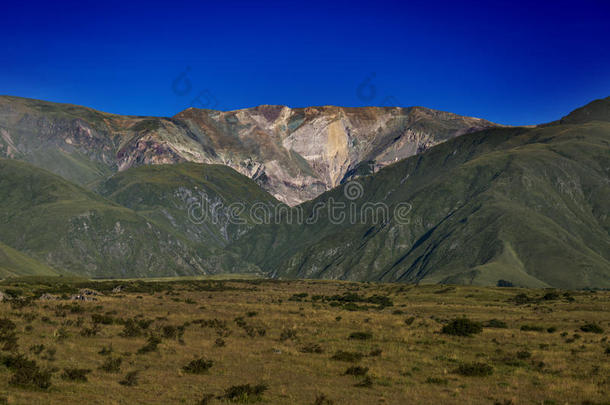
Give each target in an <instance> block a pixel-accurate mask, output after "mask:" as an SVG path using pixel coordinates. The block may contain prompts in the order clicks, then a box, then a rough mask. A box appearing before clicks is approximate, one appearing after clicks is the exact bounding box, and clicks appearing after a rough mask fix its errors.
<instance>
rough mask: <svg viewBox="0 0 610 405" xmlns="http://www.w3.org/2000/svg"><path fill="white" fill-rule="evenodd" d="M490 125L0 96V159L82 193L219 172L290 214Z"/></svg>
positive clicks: (363, 112) (318, 111)
mask: <svg viewBox="0 0 610 405" xmlns="http://www.w3.org/2000/svg"><path fill="white" fill-rule="evenodd" d="M494 125H495V124H493V123H491V122H489V121H485V120H482V119H479V118H470V117H462V116H459V115H455V114H451V113H446V112H441V111H435V110H430V109H426V108H422V107H411V108H398V107H383V108H381V107H363V108H343V107H333V106H325V107H308V108H289V107H286V106H269V105H263V106H259V107H255V108H247V109H243V110H237V111H227V112H221V111H214V110H200V109H195V108H189V109H187V110H185V111H183V112H181V113H179V114H177V115H176V116H174V117H173V118H151V117H133V116H119V115H113V114H107V113H102V112H98V111H95V110H91V109H89V108H85V107H78V106H71V105H66V104H56V103H47V102H42V101H37V100H29V99H21V98H16V97H0V135H1V136H0V156H4V157H10V158H20V159H23V160H27V161H29V162H30V163H33V164H35V165H38V166H40V167H43V168H45V169H48V170H50V171H53V172H55V173H58V174H60V175H62V176H64V177H66V178H68V179H69V180H72V181H76V182H78V183H81V184H89V183H91V182H94V181H96V180H98V179H99V178H103V177H105V176H107V175H108V174H111V173H112V172H115V171H117V170H119V171H120V170H125V169H127V168H130V167H133V166H138V165H147V164H168V163H176V162H184V161H192V162H198V163H216V164H223V165H227V166H230V167H232V168H233V169H235V170H237V171H238V172H240V173H242V174H244V175H246V176H248V177H250V178H252V179H254V180H255V181H256V182H257V183H258V184H259V185H260V186H261V187H263V188H264V189H265V190H267V191H268V192H269V193H271V194H272V195H273V196H275V197H276V198H277V199H278V200H280V201H283V202H285V203H287V204H289V205H296V204H299V203H301V202H303V201H306V200H309V199H312V198H314V197H316V196H318V195H320V194H321V193H323V192H324V191H327V190H330V189H331V188H333V187H336V186H337V185H339V184H341V183H342V182H344V181H346V180H348V179H350V178H353V177H357V176H360V175H363V174H370V173H372V172H375V171H377V170H379V169H380V168H382V167H384V166H387V165H388V164H391V163H394V162H396V161H399V160H402V159H404V158H406V157H409V156H412V155H414V154H417V153H420V152H422V151H424V150H426V149H428V148H430V147H431V146H434V145H436V144H438V143H440V142H443V141H445V140H447V139H450V138H452V137H455V136H458V135H461V134H464V133H468V132H473V131H477V130H481V129H484V128H487V127H490V126H494ZM83 162H84V163H83ZM83 165H84V167H86V170H83ZM77 174H78V175H77Z"/></svg>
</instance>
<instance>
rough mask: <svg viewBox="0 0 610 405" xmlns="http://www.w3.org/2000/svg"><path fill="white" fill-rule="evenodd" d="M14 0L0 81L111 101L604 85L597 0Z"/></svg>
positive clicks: (520, 114)
mask: <svg viewBox="0 0 610 405" xmlns="http://www.w3.org/2000/svg"><path fill="white" fill-rule="evenodd" d="M16 3H17V2H10V3H9V2H4V3H3V5H2V7H1V8H0V9H1V10H2V12H1V13H0V38H1V42H0V44H1V45H0V51H1V52H0V94H10V95H17V96H23V97H31V98H38V99H43V100H50V101H58V102H68V103H73V104H81V105H86V106H90V107H93V108H96V109H99V110H103V111H108V112H113V113H119V114H136V115H162V116H171V115H174V114H175V113H177V112H179V111H180V110H183V109H185V108H187V107H189V106H190V105H194V106H199V107H202V106H207V107H210V108H214V107H216V108H219V109H237V108H244V107H250V106H255V105H259V104H285V105H289V106H291V107H302V106H309V105H327V104H332V105H342V106H363V105H388V104H392V105H394V104H396V105H400V106H411V105H422V106H426V107H431V108H437V109H441V110H446V111H452V112H456V113H459V114H464V115H473V116H478V117H483V118H487V119H490V120H492V121H495V122H499V123H504V124H532V123H541V122H547V121H551V120H554V119H557V118H559V117H561V116H562V115H565V114H566V113H568V112H569V111H570V110H572V109H573V108H575V107H578V106H580V105H583V104H585V103H587V102H588V101H590V100H593V99H595V98H601V97H606V96H608V95H610V2H608V1H607V0H580V1H563V0H555V1H546V0H544V1H527V2H521V4H519V3H520V2H519V1H491V0H490V1H453V2H449V1H434V0H428V1H413V2H411V1H402V2H385V1H374V2H359V1H356V0H353V1H349V2H318V1H314V0H311V1H299V2H291V1H283V2H279V3H273V2H268V1H256V2H248V3H246V2H243V3H242V2H231V1H216V2H213V3H207V2H193V3H182V2H178V1H174V2H172V3H168V4H160V3H155V2H143V3H139V2H137V1H133V2H130V1H122V2H119V3H115V2H111V1H97V2H92V3H89V2H79V3H74V4H69V2H67V3H66V4H63V5H57V4H53V3H54V2H46V3H40V4H38V3H37V2H31V1H27V2H22V3H23V4H22V5H16ZM181 74H182V76H180V75H181ZM176 79H179V80H177V81H176ZM180 79H185V80H180ZM367 79H370V80H369V81H368V82H367ZM369 84H372V86H373V87H370V86H369ZM372 89H374V91H372ZM200 94H202V95H201V96H200V97H199V98H198V99H197V96H198V95H200Z"/></svg>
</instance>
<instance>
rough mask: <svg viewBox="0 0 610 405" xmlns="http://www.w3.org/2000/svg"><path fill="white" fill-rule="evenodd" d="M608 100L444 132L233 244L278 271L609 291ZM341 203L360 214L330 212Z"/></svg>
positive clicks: (300, 274) (347, 277) (310, 275)
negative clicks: (533, 119) (551, 116)
mask: <svg viewBox="0 0 610 405" xmlns="http://www.w3.org/2000/svg"><path fill="white" fill-rule="evenodd" d="M609 106H610V98H606V99H604V100H597V101H595V102H593V103H591V104H589V105H587V106H585V107H583V108H581V109H578V110H576V111H574V112H573V113H571V114H570V115H568V116H567V117H565V118H564V119H562V120H560V121H557V122H555V123H551V124H548V125H544V126H540V127H537V128H492V129H487V130H483V131H480V132H477V133H471V134H466V135H462V136H460V137H457V138H454V139H451V140H448V141H446V142H444V143H442V144H440V145H437V146H435V147H433V148H431V149H429V150H427V151H425V152H423V153H422V154H420V155H418V156H413V157H410V158H408V159H405V160H403V161H401V162H398V163H396V164H393V165H390V166H388V167H386V168H384V169H382V170H380V171H379V172H378V173H375V174H372V175H369V176H363V177H360V178H359V179H357V180H356V181H355V182H356V183H357V184H355V183H354V182H350V183H347V184H346V185H345V186H344V187H338V188H336V189H333V190H331V191H329V192H327V193H324V194H322V195H321V196H319V197H318V198H316V199H314V200H313V201H310V202H307V203H304V204H302V205H301V206H299V207H296V208H295V209H294V210H295V211H299V210H302V211H303V213H302V216H303V218H316V215H317V220H315V221H311V222H312V223H310V224H308V223H306V222H303V221H301V222H300V223H296V222H297V221H294V219H293V220H292V223H290V220H289V218H290V217H288V216H285V217H284V218H283V219H282V220H277V219H276V220H274V221H272V223H271V224H268V225H260V226H257V227H255V228H254V229H252V230H251V231H250V232H249V233H247V234H246V235H244V236H243V237H242V238H240V240H238V241H237V242H236V243H235V244H233V246H232V249H234V251H235V252H237V253H238V254H240V256H241V257H243V258H244V259H245V260H248V261H250V262H252V263H255V264H257V265H258V266H260V267H261V269H263V270H264V271H266V272H268V273H269V274H271V275H272V276H274V277H287V278H326V279H345V280H370V281H384V282H395V281H399V282H415V283H452V284H478V285H495V284H497V283H498V282H500V284H508V283H511V284H513V285H517V286H527V287H544V286H552V287H561V288H600V287H605V288H608V287H610V208H609V205H608V201H610V114H609V111H610V110H609V108H608V107H609ZM349 187H351V190H350V189H349ZM354 190H355V192H354ZM354 197H359V198H356V199H354ZM379 203H383V204H385V206H387V208H388V209H387V211H386V212H387V213H388V215H387V217H383V215H381V214H380V215H378V219H379V220H377V221H373V218H372V211H371V209H372V208H371V207H378V206H379ZM341 204H343V208H342V210H343V211H344V212H346V213H348V215H349V212H351V211H350V210H352V209H353V212H356V215H355V216H354V217H356V218H360V219H359V220H356V221H350V220H345V219H344V220H338V218H339V217H338V216H337V215H334V216H333V217H331V213H330V212H329V210H328V209H327V207H329V206H333V205H334V206H335V207H336V206H341ZM372 204H378V205H377V206H373V205H372ZM320 207H322V208H320ZM367 207H368V208H367ZM381 207H382V208H383V205H382V206H381ZM367 210H368V211H367ZM363 212H365V213H367V216H366V217H365V218H364V220H362V215H361V214H362V213H363ZM380 212H381V211H380ZM359 215H360V216H359ZM294 217H295V216H293V218H294ZM500 280H502V281H500Z"/></svg>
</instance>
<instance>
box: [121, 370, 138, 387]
mask: <svg viewBox="0 0 610 405" xmlns="http://www.w3.org/2000/svg"><path fill="white" fill-rule="evenodd" d="M139 374H140V372H139V371H137V370H135V371H130V372H129V373H127V374H125V377H124V378H123V379H122V380H121V381H119V384H121V385H124V386H126V387H133V386H134V385H138V375H139Z"/></svg>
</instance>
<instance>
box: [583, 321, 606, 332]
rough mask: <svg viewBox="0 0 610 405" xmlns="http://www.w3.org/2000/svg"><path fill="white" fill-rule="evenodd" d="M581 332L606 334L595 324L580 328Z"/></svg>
mask: <svg viewBox="0 0 610 405" xmlns="http://www.w3.org/2000/svg"><path fill="white" fill-rule="evenodd" d="M580 330H581V331H583V332H590V333H604V330H603V329H602V328H601V327H600V326H599V325H597V324H595V323H587V324H584V325H583V326H581V327H580Z"/></svg>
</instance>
